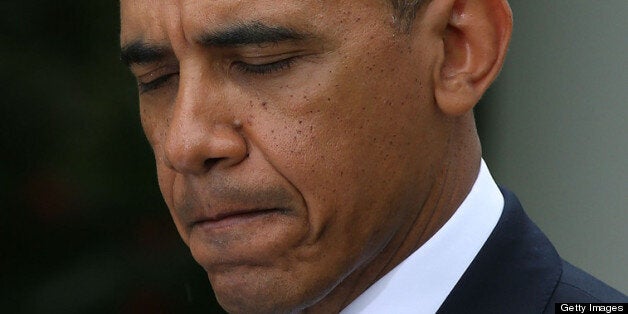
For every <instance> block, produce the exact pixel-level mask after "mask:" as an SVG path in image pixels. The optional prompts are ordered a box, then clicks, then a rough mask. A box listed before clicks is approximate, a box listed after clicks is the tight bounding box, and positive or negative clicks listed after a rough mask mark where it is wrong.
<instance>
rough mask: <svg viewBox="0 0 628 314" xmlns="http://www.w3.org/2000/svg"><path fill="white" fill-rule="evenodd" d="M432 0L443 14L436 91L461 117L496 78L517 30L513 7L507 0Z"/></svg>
mask: <svg viewBox="0 0 628 314" xmlns="http://www.w3.org/2000/svg"><path fill="white" fill-rule="evenodd" d="M433 2H434V6H432V7H431V9H433V10H436V11H437V12H433V13H435V14H438V15H440V16H441V23H438V25H440V29H438V30H437V31H438V32H439V33H440V35H441V38H442V45H443V46H442V47H443V49H442V51H438V53H440V54H441V55H440V56H439V58H438V59H437V60H439V61H438V63H437V64H436V66H435V67H434V73H433V75H434V83H435V84H434V88H435V91H434V92H435V94H434V96H435V99H436V103H437V105H438V107H439V108H440V110H441V111H442V112H443V113H445V114H447V115H452V116H458V115H462V114H465V113H467V112H469V111H471V109H472V108H473V106H475V104H476V103H477V102H478V101H479V100H480V98H481V97H482V94H484V92H485V91H486V89H487V88H488V87H489V85H490V84H491V83H492V82H493V80H494V79H495V78H496V77H497V74H498V73H499V71H500V69H501V67H502V64H503V63H504V57H505V56H506V51H507V49H508V43H509V41H510V36H511V33H512V12H511V10H510V7H509V6H508V3H507V1H506V0H433ZM437 3H438V4H437ZM427 11H430V8H428V10H427ZM426 13H427V14H430V12H426Z"/></svg>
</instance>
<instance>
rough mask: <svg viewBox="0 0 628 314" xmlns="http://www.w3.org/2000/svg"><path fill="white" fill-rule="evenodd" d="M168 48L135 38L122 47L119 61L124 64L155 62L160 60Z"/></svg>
mask: <svg viewBox="0 0 628 314" xmlns="http://www.w3.org/2000/svg"><path fill="white" fill-rule="evenodd" d="M168 50H169V49H167V48H165V47H162V46H156V45H150V44H147V43H145V42H143V41H142V40H137V41H134V42H132V43H130V44H127V45H124V46H123V47H122V49H121V51H120V61H122V63H124V64H125V65H126V66H131V65H133V64H144V63H149V62H155V61H159V60H162V59H163V58H164V57H165V56H166V52H167V51H168Z"/></svg>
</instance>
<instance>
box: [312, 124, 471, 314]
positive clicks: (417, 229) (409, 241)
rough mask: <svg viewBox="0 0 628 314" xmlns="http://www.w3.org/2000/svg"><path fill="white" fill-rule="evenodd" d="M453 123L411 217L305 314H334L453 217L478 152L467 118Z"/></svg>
mask: <svg viewBox="0 0 628 314" xmlns="http://www.w3.org/2000/svg"><path fill="white" fill-rule="evenodd" d="M454 124H455V126H452V130H451V132H450V133H449V134H448V136H447V137H448V138H447V142H446V143H447V147H445V149H444V151H443V156H442V158H440V159H439V160H437V161H436V162H435V163H434V167H433V169H435V174H434V177H433V181H432V185H431V187H430V189H429V191H428V193H427V197H426V198H425V199H424V201H423V202H422V206H421V207H420V208H419V210H417V211H415V212H414V217H409V219H407V221H408V222H407V223H406V224H405V225H403V226H402V227H401V228H400V229H399V230H398V232H397V233H396V234H395V236H394V237H393V238H392V239H391V241H390V242H389V243H388V245H387V246H386V247H385V249H384V250H383V251H382V252H381V253H380V254H379V255H377V256H376V257H375V258H374V259H373V260H372V261H370V262H369V263H367V265H365V266H363V267H362V268H360V269H358V270H356V271H355V272H354V273H353V274H351V275H349V276H348V277H347V278H346V279H345V280H344V281H343V282H342V283H340V284H339V285H338V286H337V287H336V288H335V289H334V290H332V292H331V293H330V294H329V295H327V296H326V297H325V298H324V299H323V300H321V301H320V302H319V303H317V304H315V305H314V306H312V307H310V308H308V309H306V310H305V311H304V312H307V313H332V312H339V311H340V310H342V309H343V308H344V307H346V306H347V305H349V304H350V303H351V302H352V301H353V300H355V299H356V298H357V297H358V296H360V295H361V294H362V293H363V292H364V291H365V290H366V289H368V288H369V287H370V286H371V285H372V284H373V283H375V282H376V281H377V280H379V279H380V278H381V277H383V276H384V275H385V274H386V273H388V272H389V271H391V270H392V269H393V268H395V267H396V266H397V265H399V264H400V263H401V262H402V261H403V260H405V259H406V258H407V257H408V256H410V254H412V253H413V252H414V251H416V250H417V249H418V248H419V247H421V246H422V245H423V244H424V243H425V242H427V240H429V239H430V238H431V237H432V236H433V235H434V234H435V233H436V232H437V231H438V230H439V229H440V228H441V227H442V226H443V225H444V224H445V223H446V222H447V221H448V220H449V218H450V217H451V216H452V215H453V214H454V213H455V211H456V209H457V208H458V207H459V206H460V204H461V203H462V202H463V201H464V199H465V197H466V196H467V195H468V194H469V191H471V188H472V186H473V183H474V182H475V180H476V178H477V175H478V172H479V168H480V159H481V148H480V142H479V139H478V137H477V133H476V131H475V123H474V121H473V118H472V117H470V116H467V117H461V118H458V120H456V121H455V122H452V125H454Z"/></svg>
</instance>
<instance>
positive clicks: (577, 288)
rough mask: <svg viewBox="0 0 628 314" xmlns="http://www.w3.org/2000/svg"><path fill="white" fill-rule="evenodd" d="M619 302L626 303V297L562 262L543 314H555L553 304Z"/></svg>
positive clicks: (627, 298) (627, 299) (627, 300)
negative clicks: (559, 273) (560, 272)
mask: <svg viewBox="0 0 628 314" xmlns="http://www.w3.org/2000/svg"><path fill="white" fill-rule="evenodd" d="M620 302H628V297H626V296H625V295H624V294H622V293H621V292H619V291H617V290H615V289H613V288H611V287H610V286H608V285H607V284H605V283H603V282H602V281H600V280H598V279H597V278H595V277H593V276H591V275H589V274H587V273H586V272H584V271H583V270H581V269H579V268H577V267H575V266H573V265H571V264H569V263H568V262H566V261H564V260H563V261H562V274H561V276H560V278H559V280H558V282H557V283H556V287H555V288H554V292H553V293H552V297H551V299H550V301H549V302H548V303H547V307H546V308H545V312H544V313H545V314H553V313H555V308H554V304H555V303H620Z"/></svg>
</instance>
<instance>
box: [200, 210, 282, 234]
mask: <svg viewBox="0 0 628 314" xmlns="http://www.w3.org/2000/svg"><path fill="white" fill-rule="evenodd" d="M281 212H283V210H281V209H277V208H273V209H265V210H259V211H254V212H248V213H242V214H236V215H230V216H226V217H224V218H222V219H219V220H204V221H200V222H197V223H195V224H194V227H199V228H201V229H204V230H207V231H212V230H217V229H225V228H230V227H235V226H239V225H242V224H248V223H253V222H256V221H260V220H263V219H268V218H270V217H271V216H274V215H277V214H280V213H281Z"/></svg>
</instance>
